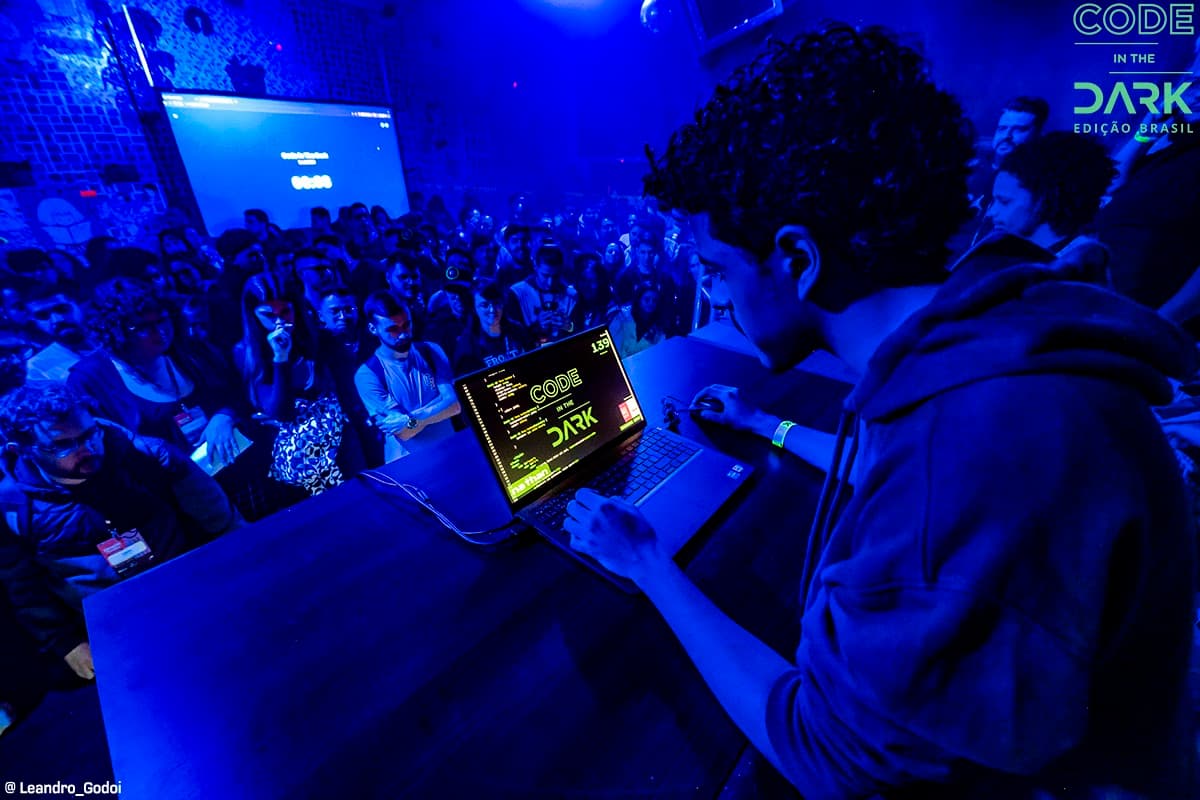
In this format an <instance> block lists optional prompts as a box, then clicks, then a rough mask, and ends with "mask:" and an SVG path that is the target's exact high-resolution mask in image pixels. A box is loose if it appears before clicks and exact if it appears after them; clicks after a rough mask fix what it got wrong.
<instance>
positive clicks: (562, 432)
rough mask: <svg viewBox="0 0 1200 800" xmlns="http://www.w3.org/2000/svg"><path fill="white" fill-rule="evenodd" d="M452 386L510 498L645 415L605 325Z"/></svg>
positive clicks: (543, 482)
mask: <svg viewBox="0 0 1200 800" xmlns="http://www.w3.org/2000/svg"><path fill="white" fill-rule="evenodd" d="M455 387H456V389H457V390H458V396H459V400H460V401H461V403H462V407H463V411H464V412H465V413H466V414H467V417H468V419H470V421H471V426H472V427H473V428H475V432H476V433H477V434H478V435H479V438H480V440H481V441H482V443H483V447H484V450H485V451H486V454H487V457H488V459H489V460H490V461H491V462H492V467H493V468H494V469H495V470H496V474H497V475H499V476H500V482H501V483H502V484H503V485H504V491H505V494H506V495H507V496H508V501H509V503H510V504H512V505H513V506H517V505H519V504H521V501H522V500H523V499H525V500H528V499H531V496H532V495H533V494H535V493H537V492H538V490H539V489H545V488H549V484H551V483H553V482H555V481H556V480H557V479H559V478H562V477H565V473H566V471H567V470H569V469H570V468H571V467H573V466H574V465H576V464H578V463H579V462H580V461H582V460H583V459H585V458H587V457H588V456H590V455H591V454H593V453H595V452H596V451H597V450H599V449H600V448H602V447H603V446H604V445H606V444H608V443H610V442H612V441H614V440H615V439H618V438H620V437H621V436H622V435H624V434H625V433H628V432H630V431H631V429H633V428H634V427H636V426H639V425H643V426H644V421H645V419H644V417H643V416H642V410H641V408H640V407H639V406H638V401H637V398H636V397H635V396H634V394H633V387H632V386H631V385H630V383H629V376H628V375H627V374H626V373H625V367H624V366H622V364H621V358H620V356H619V355H618V354H617V350H616V348H615V347H614V346H613V343H612V338H611V337H610V336H609V335H608V330H607V329H606V328H595V329H593V330H589V331H585V332H584V333H580V334H578V335H576V336H572V337H571V338H569V339H564V340H563V341H561V342H555V343H554V344H550V345H546V346H545V347H542V348H540V349H538V350H534V351H533V352H530V353H525V354H524V355H522V356H518V357H517V358H515V359H513V360H511V361H506V362H504V363H503V364H498V365H496V366H494V367H488V368H486V369H483V370H481V371H479V372H476V373H473V374H471V375H468V376H466V377H465V378H460V379H459V380H457V381H456V382H455Z"/></svg>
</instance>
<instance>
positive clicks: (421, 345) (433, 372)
mask: <svg viewBox="0 0 1200 800" xmlns="http://www.w3.org/2000/svg"><path fill="white" fill-rule="evenodd" d="M413 346H414V347H415V348H416V349H417V353H419V354H420V356H421V360H422V361H424V362H425V363H426V364H427V365H428V366H429V375H430V377H432V378H433V385H434V386H437V382H438V381H437V359H435V358H434V357H433V350H432V349H430V347H429V343H428V342H413Z"/></svg>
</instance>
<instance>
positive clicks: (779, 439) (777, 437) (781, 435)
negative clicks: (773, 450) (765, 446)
mask: <svg viewBox="0 0 1200 800" xmlns="http://www.w3.org/2000/svg"><path fill="white" fill-rule="evenodd" d="M795 425H796V423H794V422H789V421H787V420H786V419H785V420H780V421H779V427H778V428H776V429H775V434H774V435H773V436H772V437H771V444H773V445H775V446H776V447H783V440H784V439H786V438H787V435H788V431H790V430H791V429H792V428H793V427H794V426H795Z"/></svg>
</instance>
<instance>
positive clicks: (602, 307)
mask: <svg viewBox="0 0 1200 800" xmlns="http://www.w3.org/2000/svg"><path fill="white" fill-rule="evenodd" d="M583 261H584V263H583V268H582V269H581V270H580V273H579V283H578V284H577V285H576V286H575V289H576V291H578V293H579V295H578V297H579V299H578V302H577V303H576V304H575V330H577V331H583V330H587V329H588V328H594V327H595V326H597V325H607V324H609V323H611V322H612V321H613V318H614V317H616V316H617V314H618V313H620V311H621V307H620V306H618V305H617V301H616V299H615V298H614V297H613V292H612V285H611V283H610V278H609V274H608V271H607V270H606V269H605V268H604V265H603V264H601V263H600V261H599V259H598V258H596V256H595V255H594V254H592V255H590V256H589V257H587V258H584V259H583Z"/></svg>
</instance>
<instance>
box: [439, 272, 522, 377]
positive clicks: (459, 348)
mask: <svg viewBox="0 0 1200 800" xmlns="http://www.w3.org/2000/svg"><path fill="white" fill-rule="evenodd" d="M508 297H509V293H508V292H507V291H506V290H505V288H504V286H503V285H501V284H500V282H499V281H494V280H489V279H487V278H484V279H481V280H478V281H476V282H475V285H474V286H473V287H472V288H471V309H470V313H469V318H468V321H467V328H466V330H464V331H463V334H462V336H460V337H459V338H458V343H457V344H456V345H455V348H454V374H455V375H465V374H467V373H468V372H474V371H475V370H478V369H483V368H484V367H494V366H495V365H496V364H501V363H503V362H505V361H508V360H509V359H512V358H516V357H517V356H519V355H520V354H521V353H524V352H526V351H527V350H531V349H532V348H533V347H534V342H533V337H532V336H531V335H530V333H529V331H527V330H526V329H525V326H524V325H522V324H521V323H520V321H519V320H512V319H505V317H504V307H505V305H506V300H507V298H508Z"/></svg>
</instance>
